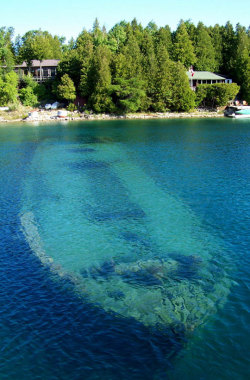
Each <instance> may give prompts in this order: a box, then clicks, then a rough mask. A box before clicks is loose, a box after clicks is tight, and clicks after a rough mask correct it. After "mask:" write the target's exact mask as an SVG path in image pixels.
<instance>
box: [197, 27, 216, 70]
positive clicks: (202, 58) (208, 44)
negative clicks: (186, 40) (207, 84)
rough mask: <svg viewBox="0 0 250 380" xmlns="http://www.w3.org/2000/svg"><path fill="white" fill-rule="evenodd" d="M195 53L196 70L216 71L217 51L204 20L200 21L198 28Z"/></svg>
mask: <svg viewBox="0 0 250 380" xmlns="http://www.w3.org/2000/svg"><path fill="white" fill-rule="evenodd" d="M195 54H196V58H197V61H196V64H195V68H196V70H198V71H202V70H204V71H214V69H215V67H216V63H215V51H214V47H213V44H212V41H211V37H210V35H209V33H208V31H207V28H206V27H205V26H204V24H203V23H202V22H199V23H198V25H197V29H196V36H195Z"/></svg>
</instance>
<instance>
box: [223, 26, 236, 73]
mask: <svg viewBox="0 0 250 380" xmlns="http://www.w3.org/2000/svg"><path fill="white" fill-rule="evenodd" d="M221 36H222V58H223V63H222V67H221V72H222V73H224V74H228V75H230V74H231V75H232V72H233V71H234V64H235V49H236V36H235V32H234V28H233V26H232V24H231V23H230V22H229V21H228V22H227V23H226V25H225V26H224V27H222V28H221Z"/></svg>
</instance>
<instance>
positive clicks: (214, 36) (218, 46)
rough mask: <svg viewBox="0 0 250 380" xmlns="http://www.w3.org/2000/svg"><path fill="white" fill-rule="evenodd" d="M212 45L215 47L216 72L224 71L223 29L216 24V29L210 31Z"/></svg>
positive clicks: (211, 28) (212, 28)
mask: <svg viewBox="0 0 250 380" xmlns="http://www.w3.org/2000/svg"><path fill="white" fill-rule="evenodd" d="M208 32H209V34H210V37H211V40H212V44H213V47H214V54H215V55H214V57H215V66H214V71H215V72H220V71H221V69H222V35H221V27H220V26H219V25H218V24H216V25H215V26H214V27H210V28H209V29H208Z"/></svg>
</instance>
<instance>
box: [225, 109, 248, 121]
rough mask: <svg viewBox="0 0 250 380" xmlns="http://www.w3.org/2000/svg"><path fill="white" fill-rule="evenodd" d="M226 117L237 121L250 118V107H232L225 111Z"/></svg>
mask: <svg viewBox="0 0 250 380" xmlns="http://www.w3.org/2000/svg"><path fill="white" fill-rule="evenodd" d="M224 115H225V116H227V117H232V118H237V119H247V118H250V106H230V107H227V108H226V109H225V111H224Z"/></svg>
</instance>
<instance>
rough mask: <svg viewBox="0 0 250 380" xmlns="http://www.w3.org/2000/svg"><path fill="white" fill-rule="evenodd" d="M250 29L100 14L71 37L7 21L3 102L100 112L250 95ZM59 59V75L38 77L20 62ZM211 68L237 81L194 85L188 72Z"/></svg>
mask: <svg viewBox="0 0 250 380" xmlns="http://www.w3.org/2000/svg"><path fill="white" fill-rule="evenodd" d="M249 52H250V29H249V27H248V28H246V27H245V26H242V25H240V24H237V25H236V27H234V26H233V25H232V24H231V23H230V22H227V23H226V25H224V26H222V25H218V24H216V25H214V26H209V27H208V26H205V25H204V24H203V23H202V22H199V23H198V24H197V25H194V24H193V23H192V22H191V21H190V20H187V21H183V20H181V21H180V22H179V24H178V27H177V29H176V30H175V31H171V30H170V27H169V26H168V25H166V26H165V27H158V26H157V25H156V24H155V23H154V22H150V23H149V24H148V25H147V26H146V27H143V26H142V25H141V24H140V23H139V22H138V21H137V20H136V19H134V20H133V21H132V22H125V21H121V22H119V23H118V24H116V25H115V26H114V27H113V28H112V29H110V30H109V31H107V30H106V29H105V27H101V26H100V25H99V22H98V20H97V19H96V20H95V22H94V25H93V28H92V30H90V31H87V30H85V29H83V31H82V32H81V33H80V34H79V36H78V37H77V38H76V39H75V40H74V39H71V40H70V41H69V42H67V43H66V40H65V38H64V37H59V36H53V35H51V34H50V33H49V32H47V31H42V30H31V31H28V32H27V33H25V34H24V35H23V36H20V35H19V36H17V37H16V38H14V29H13V28H12V27H2V28H0V106H4V105H8V104H16V103H20V102H21V103H22V104H23V105H26V106H37V105H39V104H45V103H46V102H48V101H55V100H58V101H60V102H64V103H65V105H67V106H68V109H71V110H74V109H75V108H76V104H77V103H76V98H81V99H83V100H84V104H85V105H84V106H83V109H84V110H91V111H93V112H96V113H128V112H137V111H138V112H140V111H143V112H147V111H148V112H166V111H177V112H178V111H189V110H191V109H194V108H195V107H198V106H213V107H218V106H224V105H226V103H227V102H228V101H229V100H232V99H234V98H235V96H236V95H237V97H238V98H239V99H242V100H243V99H244V100H246V101H247V102H248V103H250V55H249ZM34 59H36V60H39V61H42V60H44V59H60V63H59V66H58V69H57V75H56V78H55V79H53V80H48V81H47V82H44V83H41V84H38V83H37V82H35V81H34V80H33V79H32V77H31V76H29V75H20V74H18V73H16V72H15V71H14V66H15V65H17V64H21V63H22V62H24V61H25V62H26V63H27V66H30V65H31V62H32V60H34ZM190 66H193V69H194V71H211V72H214V73H218V74H222V75H224V76H228V77H229V78H231V79H232V80H233V82H234V83H233V84H213V85H200V86H199V87H198V91H196V93H195V92H194V91H192V90H191V88H190V86H189V81H188V77H187V74H186V72H187V71H188V70H189V68H190Z"/></svg>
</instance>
